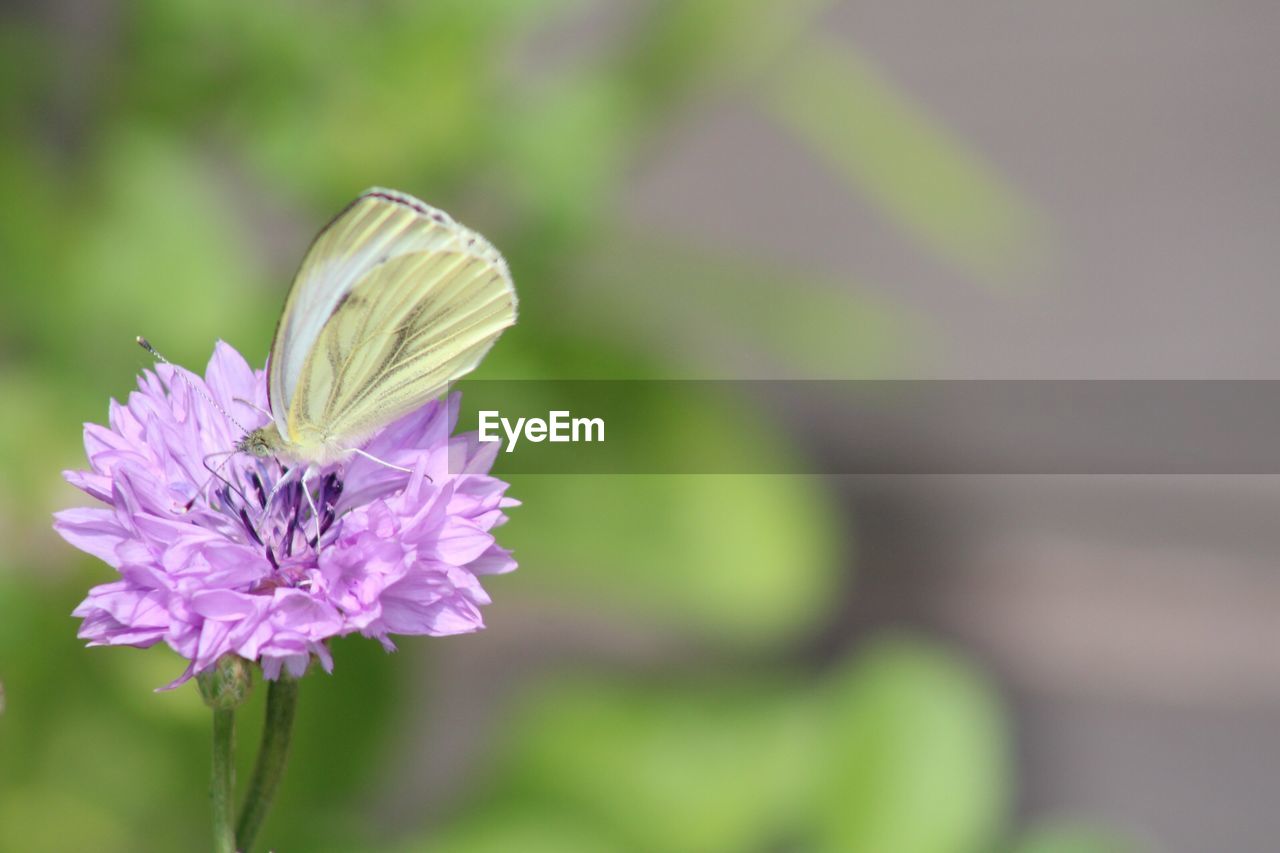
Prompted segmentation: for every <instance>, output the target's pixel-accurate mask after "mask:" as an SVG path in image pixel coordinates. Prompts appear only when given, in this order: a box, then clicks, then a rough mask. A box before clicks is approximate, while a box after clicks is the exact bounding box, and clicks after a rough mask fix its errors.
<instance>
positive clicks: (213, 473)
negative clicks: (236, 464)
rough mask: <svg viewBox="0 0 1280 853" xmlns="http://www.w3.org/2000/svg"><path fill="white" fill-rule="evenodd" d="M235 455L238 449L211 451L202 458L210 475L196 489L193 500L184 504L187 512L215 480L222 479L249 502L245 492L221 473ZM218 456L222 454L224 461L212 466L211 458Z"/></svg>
mask: <svg viewBox="0 0 1280 853" xmlns="http://www.w3.org/2000/svg"><path fill="white" fill-rule="evenodd" d="M235 455H236V451H234V450H228V451H225V452H223V453H210V454H209V455H208V456H206V457H205V458H204V459H202V460H201V462H200V464H201V465H203V466H204V470H206V471H208V472H209V476H208V477H206V478H205V481H204V482H203V483H201V484H200V487H199V488H198V489H196V493H195V494H194V495H192V497H191V500H189V501H187V502H186V503H185V504H183V505H182V507H183V509H184V510H186V511H187V512H190V511H191V507H193V506H195V503H196V501H197V500H199V499H200V496H201V495H202V494H204V490H205V489H207V488H209V484H210V483H212V482H213V481H214V480H221V481H222V482H223V483H225V484H226V485H227V488H229V489H231V490H232V491H234V492H235V493H236V494H237V495H239V496H240V499H241V500H243V501H244V502H245V503H246V504H247V503H249V498H248V497H247V496H246V495H245V493H244V492H243V491H242V490H241V489H240V488H239V487H238V486H237V485H236V484H235V483H233V482H231V481H230V480H228V479H227V478H226V477H224V476H222V474H221V473H220V472H221V471H222V469H223V468H225V467H226V466H227V463H228V462H230V461H231V458H232V457H233V456H235ZM217 456H221V457H222V461H221V462H219V463H218V465H217V467H211V466H210V465H209V460H210V459H213V458H214V457H217Z"/></svg>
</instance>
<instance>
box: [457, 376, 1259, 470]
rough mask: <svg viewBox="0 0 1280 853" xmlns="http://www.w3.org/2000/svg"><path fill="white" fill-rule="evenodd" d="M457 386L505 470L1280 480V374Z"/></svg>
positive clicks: (466, 424) (467, 418)
mask: <svg viewBox="0 0 1280 853" xmlns="http://www.w3.org/2000/svg"><path fill="white" fill-rule="evenodd" d="M456 390H460V391H461V392H462V399H461V405H460V411H459V412H458V426H457V431H458V432H473V431H476V430H477V429H478V428H479V427H480V425H481V415H480V413H481V412H487V413H488V414H487V415H485V416H484V421H485V422H486V423H487V424H488V432H489V434H490V435H493V436H495V437H498V438H500V439H501V450H500V452H499V453H498V456H497V461H496V462H495V464H494V471H495V472H496V473H499V474H502V473H508V474H515V473H527V474H825V475H877V476H882V475H936V474H1280V381H1257V380H1186V381H1184V380H1164V381H1157V380H1112V381H1100V380H1067V381H1052V380H1011V381H974V380H968V381H899V380H870V381H862V380H858V381H852V380H851V381H819V380H813V381H772V380H770V381H639V380H630V381H625V380H624V381H604V380H599V381H597V380H567V381H532V380H512V381H496V380H488V381H485V380H467V381H464V382H462V383H459V385H458V386H457V389H456ZM556 412H559V413H561V414H559V415H554V414H553V413H556ZM522 418H523V419H524V422H523V424H521V422H520V419H522ZM500 419H502V420H505V421H506V424H505V426H504V425H503V424H502V423H501V422H500ZM575 420H576V421H577V422H578V423H577V425H576V427H575V425H574V421H575ZM538 421H542V422H543V424H544V427H543V428H542V429H539V427H538V425H537V422H538ZM517 427H519V430H518V432H517V433H516V440H515V443H514V445H512V443H511V441H510V438H509V436H510V434H511V433H510V432H509V430H515V429H517ZM575 432H576V438H577V440H576V441H575V440H573V439H574V438H575ZM553 434H554V436H555V437H558V438H563V439H564V440H560V441H553V440H552V438H553ZM601 434H602V435H603V440H599V439H600V435H601ZM539 436H541V440H539ZM508 448H510V451H509V452H508Z"/></svg>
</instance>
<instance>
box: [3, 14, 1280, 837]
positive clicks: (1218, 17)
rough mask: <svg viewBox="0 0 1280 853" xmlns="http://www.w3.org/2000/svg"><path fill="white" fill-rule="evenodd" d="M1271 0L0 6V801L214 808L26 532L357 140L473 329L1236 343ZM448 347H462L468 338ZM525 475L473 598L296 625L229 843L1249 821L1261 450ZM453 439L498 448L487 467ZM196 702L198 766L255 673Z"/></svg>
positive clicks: (861, 354)
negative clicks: (494, 321) (143, 344)
mask: <svg viewBox="0 0 1280 853" xmlns="http://www.w3.org/2000/svg"><path fill="white" fill-rule="evenodd" d="M1277 36H1280V7H1278V6H1276V5H1275V4H1270V3H1264V2H1246V0H1239V1H1238V2H1222V3H1214V4H1187V3H1183V4H1168V3H1158V2H1155V0H1128V2H1122V3H1115V2H1105V3H1104V2H1095V1H1094V0H1086V2H1081V3H1070V4H1062V3H1059V4H1034V5H1019V4H1002V3H990V2H988V3H966V4H946V3H927V4H897V3H891V2H883V0H876V1H875V2H825V1H824V0H802V2H791V3H775V2H767V0H666V2H655V0H646V2H642V1H641V0H632V2H599V1H598V2H591V0H552V2H545V3H529V2H511V0H471V2H461V0H450V1H447V2H430V3H428V2H418V3H410V2H373V3H363V4H345V3H336V2H311V3H302V2H282V3H260V2H251V0H223V2H219V3H213V2H194V1H193V0H139V1H138V2H121V0H107V1H106V2H101V1H100V0H96V1H95V0H53V2H42V3H36V2H18V3H16V4H15V3H8V4H4V5H3V6H0V105H2V107H3V108H2V109H0V129H2V130H3V133H2V134H0V181H2V184H0V185H2V186H3V190H4V192H3V201H2V202H0V286H2V287H3V296H4V303H3V308H0V682H3V685H4V697H5V698H4V711H3V714H0V849H4V850H23V851H31V850H72V849H80V850H95V851H139V850H157V851H168V850H189V849H192V850H193V849H203V848H204V847H205V846H206V845H207V843H208V815H207V811H208V810H207V807H206V800H205V789H206V784H207V781H206V770H207V761H208V758H207V743H208V738H209V721H208V714H207V711H206V710H205V709H204V708H203V706H202V705H201V704H200V702H199V700H198V698H197V696H196V692H195V690H194V688H186V689H183V690H179V691H176V692H174V693H168V694H156V693H153V692H152V689H153V688H154V687H156V686H157V685H160V684H164V683H166V682H167V681H169V680H170V679H171V678H172V677H173V676H174V675H175V674H176V673H177V672H178V671H179V670H180V669H181V665H180V662H179V661H178V659H177V658H176V656H174V655H173V654H172V653H171V652H169V651H168V650H166V649H163V648H157V649H152V650H148V651H136V650H126V649H112V650H102V649H96V650H84V649H82V648H81V646H80V643H79V642H78V641H77V640H76V638H75V629H76V622H75V621H74V620H72V619H71V618H70V616H69V613H70V611H71V609H72V608H73V607H74V606H75V605H76V604H77V603H78V602H79V601H80V599H81V598H82V597H83V595H84V593H85V591H86V590H87V589H88V587H89V586H91V585H93V584H96V583H101V582H104V581H106V580H108V579H109V578H110V575H111V573H110V570H109V569H108V568H107V567H106V566H104V565H102V564H100V563H96V562H94V561H93V560H91V559H90V558H88V557H86V556H85V555H83V554H80V553H78V552H76V551H74V550H73V549H71V548H70V547H69V546H66V545H65V544H64V543H62V542H61V541H60V540H58V539H57V537H56V536H55V535H54V534H53V533H52V531H51V529H50V517H49V514H50V513H51V512H52V511H54V510H55V509H57V508H61V507H63V506H66V505H69V504H72V503H76V502H78V501H80V500H81V497H80V496H79V495H78V493H76V492H74V491H73V490H72V489H71V488H70V487H68V486H66V485H65V484H63V483H62V482H61V480H60V478H59V476H58V472H59V471H60V470H61V469H64V468H71V467H77V466H79V465H80V464H81V462H82V460H83V455H82V450H81V448H80V444H79V442H80V425H81V423H82V422H84V421H101V420H102V419H104V417H105V414H106V402H107V399H108V398H109V397H111V396H117V397H119V396H122V395H124V394H127V393H128V391H129V389H130V387H131V386H132V384H133V381H134V377H135V375H136V373H137V372H138V371H139V370H140V369H142V368H144V367H146V366H147V365H148V360H147V358H146V357H145V355H144V354H143V353H141V352H140V351H139V350H138V349H137V348H136V347H135V346H134V344H133V342H132V338H133V336H134V335H136V334H139V333H145V334H146V335H148V336H149V337H150V338H151V339H152V340H153V342H154V343H155V344H156V345H157V346H158V347H159V348H160V349H161V350H162V351H164V352H166V354H167V355H168V356H169V357H170V358H172V359H173V360H175V361H178V362H181V363H184V364H186V365H188V366H191V367H197V368H198V367H199V366H201V365H202V364H203V363H204V361H205V360H206V359H207V358H208V356H209V353H210V351H211V349H212V345H213V342H214V341H215V340H216V339H218V338H223V339H226V340H228V341H230V342H231V343H232V344H234V345H235V346H236V347H237V348H239V349H240V350H241V351H243V352H245V353H246V354H247V355H248V356H249V357H250V359H251V360H256V361H258V362H259V363H261V362H262V361H263V360H264V359H265V355H266V349H267V345H268V343H269V340H270V336H271V332H272V329H273V327H274V324H275V321H276V317H277V315H278V312H279V307H280V304H281V302H282V299H283V295H284V291H285V288H286V287H287V284H288V281H289V278H290V276H291V274H292V272H293V269H294V267H295V265H296V264H297V262H298V260H299V259H300V257H301V254H302V252H303V251H304V249H305V247H306V245H307V243H308V242H309V240H310V237H311V236H312V234H313V233H314V232H315V230H316V229H317V228H318V227H319V226H320V225H321V224H322V223H323V222H324V221H326V220H327V219H328V218H329V217H330V216H331V215H332V214H333V213H334V212H335V211H337V210H338V209H339V208H340V207H341V206H342V205H343V204H344V203H345V202H346V201H348V200H349V199H350V198H351V197H352V196H353V195H354V194H355V193H357V192H358V191H359V190H361V189H363V188H365V187H366V186H369V185H371V184H381V185H385V186H393V187H397V188H401V189H404V190H407V191H409V192H412V193H414V194H416V195H419V196H421V197H423V198H425V199H427V200H428V201H430V202H432V203H434V204H437V205H439V206H441V207H444V208H445V209H447V210H449V211H451V212H453V213H455V214H456V215H457V216H458V218H460V219H461V220H462V221H464V222H466V223H468V224H470V225H472V226H473V227H475V228H477V229H479V230H481V231H483V232H484V233H485V234H487V235H489V236H490V237H491V238H492V239H493V241H494V242H495V243H496V244H497V245H498V246H499V247H500V248H501V249H502V250H503V251H504V252H505V253H506V255H507V257H508V259H509V260H510V262H511V266H512V269H513V271H514V274H515V278H516V281H517V285H518V288H519V291H520V294H521V296H522V309H523V310H522V318H521V322H520V325H519V326H517V327H516V328H515V329H514V330H512V331H511V332H509V333H508V334H507V335H506V336H505V337H504V338H503V340H502V341H501V342H500V344H499V345H498V346H497V347H496V348H495V350H494V351H493V353H492V354H491V356H490V357H489V359H488V360H487V362H486V363H485V365H484V366H483V368H482V370H481V372H480V374H479V375H482V376H486V377H491V378H494V377H502V378H524V377H528V378H543V377H546V378H596V377H601V378H659V377H661V378H723V379H733V378H742V379H746V378H761V377H769V378H827V379H840V378H868V377H873V378H874V377H903V378H906V377H915V378H921V377H929V378H957V379H960V378H1007V377H1018V378H1171V379H1173V378H1276V377H1277V373H1278V372H1277V369H1276V367H1275V365H1276V364H1277V363H1280V341H1278V340H1277V336H1276V334H1275V325H1276V324H1275V319H1274V318H1275V317H1276V316H1277V314H1278V313H1280V289H1278V288H1276V287H1275V273H1276V269H1277V266H1278V264H1277V262H1278V261H1280V244H1277V241H1276V240H1275V233H1274V231H1275V227H1276V223H1277V221H1280V191H1278V190H1280V158H1278V157H1277V156H1276V154H1277V152H1278V151H1280V86H1277V82H1280V52H1277V51H1276V50H1275V45H1276V42H1277ZM464 387H465V386H464ZM822 411H823V406H822V401H821V400H812V401H811V406H808V407H806V406H804V405H801V406H798V407H793V408H789V409H787V410H783V411H780V410H779V409H778V408H777V407H775V406H769V405H762V404H761V401H759V400H753V399H750V397H749V395H744V398H743V399H740V400H733V399H716V400H712V399H707V400H695V401H681V405H680V406H679V407H670V408H669V409H663V410H661V411H658V412H656V413H655V417H654V422H655V429H659V430H663V431H665V432H667V433H669V437H670V438H669V440H670V441H671V443H672V446H673V452H681V450H680V447H681V443H680V436H681V435H682V434H684V431H685V430H688V429H690V428H691V427H690V425H691V424H694V425H696V428H697V429H699V430H710V431H719V432H720V433H721V434H723V435H724V436H725V437H726V438H725V440H726V441H732V442H739V443H741V444H742V445H743V447H744V448H745V449H747V450H749V451H750V452H752V453H759V454H776V455H778V456H779V457H780V458H788V459H799V460H804V462H805V463H806V464H808V465H809V467H810V468H811V469H812V470H813V471H814V475H813V476H810V477H798V476H797V477H779V476H773V477H763V476H758V477H748V476H684V477H645V476H627V477H565V476H560V477H556V476H543V477H519V478H513V479H514V480H515V482H514V486H513V493H514V494H515V495H516V496H518V497H520V498H522V499H523V500H524V501H525V504H524V506H523V507H521V508H520V509H519V510H517V511H516V512H515V513H514V514H513V520H512V522H511V523H510V524H509V526H508V527H506V528H505V529H504V530H503V532H502V536H501V539H502V541H503V543H504V544H505V545H508V546H511V547H514V548H515V550H516V554H517V557H518V558H519V559H520V562H521V569H520V571H519V572H517V573H516V574H515V575H511V576H506V577H501V578H495V579H493V581H492V583H490V584H489V589H490V591H491V593H492V595H493V597H494V599H495V603H494V604H493V605H492V606H491V607H490V608H489V610H488V612H487V618H488V621H489V623H490V627H489V628H488V630H486V631H485V632H483V633H481V634H477V635H473V636H468V637H461V638H452V639H447V640H425V639H421V640H418V639H410V640H407V641H406V642H404V643H403V644H402V648H401V650H400V651H399V652H398V653H396V654H395V655H391V656H388V655H385V654H383V653H382V651H381V650H380V649H378V648H377V647H376V645H375V644H374V643H372V642H369V641H364V640H360V639H358V638H356V639H349V640H346V641H342V642H339V643H337V644H336V645H335V648H334V655H335V658H336V661H337V668H336V671H335V672H334V674H333V675H332V676H325V675H313V676H310V677H308V678H307V679H306V681H305V682H304V683H303V686H302V695H301V705H300V712H299V722H298V726H299V727H298V732H297V736H296V739H295V752H294V758H293V761H292V763H291V766H290V768H289V771H288V775H287V777H286V780H285V785H284V788H283V790H282V793H281V796H280V798H279V800H278V802H277V805H276V808H275V810H274V813H273V815H272V817H271V819H270V820H269V822H268V825H267V827H266V830H265V832H264V834H263V841H264V849H265V848H266V847H267V846H269V847H270V848H271V849H278V850H320V851H324V850H332V851H343V850H387V851H459V852H460V853H470V851H506V850H520V851H557V853H561V851H563V853H575V852H576V851H607V850H618V851H655V850H661V851H690V853H711V852H712V851H762V852H763V851H784V850H786V851H790V850H795V851H800V850H805V851H807V850H832V851H871V853H953V851H954V853H966V852H967V851H974V853H977V851H1014V853H1104V851H1122V850H1155V851H1164V850H1167V851H1188V853H1192V852H1193V851H1206V850H1215V851H1217V850H1223V851H1226V850H1230V851H1254V850H1257V851H1264V850H1273V849H1275V846H1274V845H1275V839H1276V838H1277V837H1280V810H1278V809H1276V808H1275V799H1276V790H1277V787H1278V785H1277V783H1280V770H1278V768H1280V628H1278V627H1277V626H1278V625H1280V621H1278V620H1277V618H1276V617H1277V613H1278V612H1280V575H1278V574H1277V572H1276V566H1275V561H1274V558H1275V556H1276V555H1277V553H1280V526H1278V525H1277V524H1276V523H1275V516H1276V513H1277V511H1280V488H1277V486H1280V484H1277V482H1276V481H1275V479H1274V478H1266V477H1236V478H1219V477H1178V478H1175V477H1087V478H1085V477H1005V478H979V477H964V478H959V477H951V478H928V477H910V478H905V477H903V478H881V479H872V478H852V477H845V478H837V477H829V476H822V474H821V472H822V469H823V464H824V460H831V459H833V458H840V456H841V454H846V453H848V452H850V450H851V449H856V447H857V443H858V440H859V437H858V436H857V435H848V434H842V433H841V431H840V430H839V429H838V428H837V429H832V428H831V427H832V425H830V424H821V423H818V422H817V419H818V418H820V414H821V412H822ZM498 470H499V473H500V472H501V469H500V468H499V469H498ZM264 692H265V691H262V690H258V691H257V693H256V695H255V698H254V701H253V702H252V703H251V705H250V706H249V707H248V708H246V709H245V711H243V712H242V713H241V714H240V720H241V727H240V743H241V748H240V751H241V759H242V762H243V765H244V766H243V767H242V772H241V779H242V780H243V779H244V778H246V777H247V767H248V762H249V761H250V760H251V754H252V752H253V749H252V748H253V746H255V745H256V738H257V733H258V726H259V720H260V717H261V710H262V708H261V705H262V699H263V693H264Z"/></svg>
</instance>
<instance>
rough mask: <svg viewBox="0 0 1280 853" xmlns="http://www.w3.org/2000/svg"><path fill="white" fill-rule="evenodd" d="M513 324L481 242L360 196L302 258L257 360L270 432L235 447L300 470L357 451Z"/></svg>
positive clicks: (508, 299)
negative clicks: (262, 363)
mask: <svg viewBox="0 0 1280 853" xmlns="http://www.w3.org/2000/svg"><path fill="white" fill-rule="evenodd" d="M515 321H516V293H515V287H514V286H513V284H512V282H511V274H510V273H509V272H508V270H507V264H506V262H505V261H504V260H503V259H502V256H501V255H500V254H498V251H497V250H496V249H495V248H493V246H492V245H490V244H489V242H488V241H487V240H485V239H484V238H483V237H481V236H480V235H479V234H477V233H475V232H474V231H471V230H470V229H468V228H465V227H463V226H462V225H459V224H458V223H457V222H455V221H454V220H453V219H452V218H451V217H450V216H449V215H448V214H446V213H444V212H443V211H440V210H437V209H435V208H433V207H431V206H429V205H427V204H425V203H423V202H421V201H419V200H418V199H416V198H414V197H413V196H410V195H407V194H405V193H401V192H396V191H394V190H385V189H378V188H374V189H370V190H367V191H365V192H364V193H362V194H361V195H360V196H359V197H358V198H357V199H356V200H355V201H353V202H352V203H351V204H350V205H348V206H347V208H346V209H345V210H343V211H342V212H341V213H339V214H338V215H337V216H336V217H335V218H334V219H333V221H332V222H330V223H329V224H328V225H327V226H325V228H324V229H323V230H322V231H321V232H320V234H319V235H318V236H317V237H316V239H315V241H314V242H313V243H312V244H311V248H310V249H309V250H308V251H307V254H306V257H305V258H304V259H303V261H302V266H301V268H299V270H298V273H297V275H296V276H295V278H294V280H293V286H292V287H291V288H290V290H289V295H288V297H287V298H286V299H285V303H284V311H283V313H282V314H281V316H280V321H279V323H278V325H277V326H276V333H275V338H274V340H273V341H272V343H271V353H270V357H269V359H268V362H267V383H268V384H267V388H268V400H269V403H270V407H271V418H272V423H270V424H268V425H267V426H265V427H262V428H261V429H257V430H254V431H253V432H251V433H249V434H248V435H246V436H245V437H244V438H243V439H241V440H240V442H239V444H238V445H237V450H241V451H246V452H249V453H252V454H254V455H256V456H276V457H280V458H283V459H285V460H288V461H290V462H294V463H304V464H305V465H306V466H307V467H308V468H311V467H314V466H322V465H327V464H330V463H333V462H337V461H340V460H342V459H344V458H346V457H347V456H348V455H350V454H351V453H360V452H361V451H360V449H359V446H360V444H361V443H362V442H363V441H365V440H366V439H368V438H369V437H370V436H372V435H373V433H375V432H377V431H378V430H379V429H381V428H382V427H384V426H386V425H387V424H389V423H391V422H392V421H394V420H396V419H397V418H399V417H401V416H402V415H405V414H408V413H409V412H411V411H413V410H414V409H417V408H418V407H419V406H422V405H423V404H424V403H426V402H427V401H428V400H430V399H432V398H434V397H436V396H438V395H439V394H440V393H441V392H442V391H444V390H445V388H446V387H447V386H448V384H449V383H450V382H452V381H453V380H455V379H458V378H459V377H461V376H464V375H465V374H467V373H470V372H471V371H472V370H473V369H474V368H475V367H476V365H477V364H479V363H480V360H481V359H482V358H483V357H484V355H485V353H486V352H488V351H489V347H491V346H492V345H493V342H494V341H495V340H496V339H497V337H498V335H500V334H501V333H502V331H503V330H504V329H506V328H507V327H508V326H511V325H512V324H513V323H515ZM379 461H381V460H379ZM392 467H396V466H392ZM304 476H305V475H304Z"/></svg>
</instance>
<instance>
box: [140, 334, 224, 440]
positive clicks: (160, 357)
mask: <svg viewBox="0 0 1280 853" xmlns="http://www.w3.org/2000/svg"><path fill="white" fill-rule="evenodd" d="M137 341H138V346H140V347H142V348H143V349H144V350H146V351H147V352H149V353H151V357H152V358H154V359H155V360H156V361H158V362H160V363H161V364H167V365H169V366H170V367H172V368H173V369H174V370H175V371H176V370H177V369H178V366H177V365H176V364H174V363H173V362H172V361H170V360H169V359H167V358H165V357H164V356H163V355H161V354H160V351H159V350H157V349H156V348H155V347H153V346H152V345H151V341H149V340H147V339H146V338H144V337H142V335H138V337H137ZM175 375H177V376H178V377H179V378H180V379H182V381H183V382H186V384H187V387H188V388H190V389H191V390H192V391H195V392H196V393H197V394H199V395H200V396H201V397H203V398H204V400H205V402H206V403H208V404H209V405H210V406H213V407H214V408H215V409H217V410H218V411H219V412H221V413H222V416H223V417H224V418H226V419H227V420H229V421H231V423H232V424H233V425H234V426H235V427H236V429H238V430H240V432H241V433H242V434H244V435H248V434H249V430H247V429H245V427H244V425H243V424H241V423H240V422H239V421H238V420H236V419H235V418H233V417H231V413H230V412H228V411H227V410H226V409H224V408H222V406H220V405H218V401H217V400H215V399H213V398H212V397H210V396H209V395H208V394H207V393H206V392H205V390H204V389H203V388H201V387H200V386H198V385H196V384H194V383H192V382H188V381H187V378H186V377H185V376H183V375H182V374H181V373H177V374H175Z"/></svg>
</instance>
